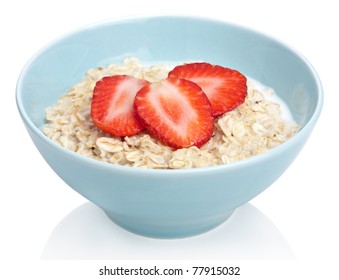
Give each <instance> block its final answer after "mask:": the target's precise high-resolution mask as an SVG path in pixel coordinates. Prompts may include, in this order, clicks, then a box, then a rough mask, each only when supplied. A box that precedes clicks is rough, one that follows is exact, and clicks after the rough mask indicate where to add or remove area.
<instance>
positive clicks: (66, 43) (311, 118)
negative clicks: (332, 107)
mask: <svg viewBox="0 0 339 280" xmlns="http://www.w3.org/2000/svg"><path fill="white" fill-rule="evenodd" d="M127 56H134V57H137V58H139V59H140V60H141V61H143V62H146V63H155V62H159V61H171V62H182V61H207V62H209V63H212V64H219V65H225V66H227V67H230V68H233V69H237V70H239V71H241V72H242V73H244V74H245V75H246V76H249V77H251V78H254V79H255V80H258V81H260V82H261V83H263V84H265V85H268V86H270V87H273V88H274V89H275V90H276V92H277V94H278V95H279V97H280V98H281V99H283V100H284V101H285V103H286V104H287V106H288V107H289V109H290V111H291V113H292V115H293V117H294V119H295V121H296V122H297V123H299V124H300V125H301V130H300V131H299V132H298V133H297V134H296V135H295V136H294V137H292V138H291V139H290V140H288V141H287V142H285V143H284V144H282V145H280V146H278V147H276V148H273V149H272V150H270V151H268V152H265V153H263V154H261V155H258V156H254V157H252V158H249V159H246V160H242V161H238V162H235V163H231V164H226V165H220V166H216V167H208V168H198V169H186V170H151V169H141V168H133V167H124V166H116V165H113V164H109V163H105V162H100V161H96V160H93V159H90V158H87V157H85V156H81V155H78V154H76V153H74V152H71V151H69V150H66V149H64V148H62V147H61V146H59V145H58V144H56V143H55V142H53V141H52V140H50V139H49V138H47V137H46V136H45V135H44V134H43V133H42V132H41V128H42V126H43V124H44V122H45V117H44V110H45V108H46V107H48V106H51V105H52V104H54V103H55V101H56V100H57V99H58V97H59V96H61V95H62V94H64V93H65V92H66V91H67V90H68V88H69V87H70V86H72V85H74V84H76V83H78V82H79V81H81V80H82V78H83V77H84V75H85V73H86V72H87V70H88V69H90V68H93V67H98V66H106V65H108V64H109V63H120V62H121V60H122V59H123V58H125V57H127ZM16 98H17V105H18V109H19V112H20V115H21V117H22V120H23V122H24V124H25V126H26V128H27V131H28V133H29V135H30V136H31V138H32V140H33V142H34V144H35V146H36V147H37V149H38V150H39V151H40V153H41V155H42V156H43V157H44V158H45V160H46V161H47V163H48V164H49V165H50V166H51V168H52V169H53V170H54V171H55V172H56V173H57V174H58V175H59V176H60V177H61V178H62V179H63V180H64V181H65V182H66V183H67V184H68V185H69V186H70V187H72V188H73V189H74V190H76V191H77V192H78V193H79V194H81V195H82V196H84V197H85V198H87V199H88V200H89V201H92V202H93V203H94V204H96V205H97V206H98V207H100V208H101V209H103V211H105V213H106V214H107V215H108V216H109V218H111V220H113V221H114V222H115V223H117V224H118V225H120V226H122V227H124V228H125V229H127V230H129V231H132V232H135V233H138V234H141V235H146V236H153V237H160V238H176V237H184V236H192V235H196V234H199V233H202V232H205V231H207V230H210V229H212V228H214V227H216V226H217V225H220V224H221V223H223V222H224V221H225V220H226V219H227V218H228V217H229V216H230V215H231V214H232V213H233V211H234V210H235V209H236V208H237V207H239V206H241V205H243V204H244V203H246V202H248V201H250V200H251V199H252V198H254V197H255V196H257V195H258V194H260V193H261V192H262V191H264V190H265V189H266V188H267V187H269V186H270V185H271V184H272V183H273V182H274V181H275V180H276V179H277V178H278V177H279V176H281V175H282V174H283V173H284V171H285V170H286V169H287V168H288V167H289V165H290V164H291V163H292V162H293V160H294V159H295V158H296V156H297V155H298V153H299V152H300V150H301V149H302V147H303V145H304V144H305V142H306V141H307V139H308V138H309V136H310V134H311V132H312V129H313V127H314V125H315V123H316V121H317V119H318V117H319V115H320V112H321V107H322V100H323V96H322V89H321V84H320V81H319V78H318V76H317V74H316V72H315V71H314V69H313V67H312V66H311V65H310V63H309V62H308V61H307V60H306V59H305V58H304V57H303V56H301V55H300V54H298V53H297V52H296V51H295V50H293V49H291V48H290V47H288V46H286V45H284V44H282V43H281V42H279V41H277V40H275V39H273V38H270V37H268V36H266V35H263V34H261V33H258V32H255V31H253V30H250V29H247V28H243V27H239V26H235V25H232V24H228V23H225V22H221V21H215V20H211V19H205V18H195V17H185V16H154V17H139V18H127V19H119V20H112V21H107V22H103V23H97V24H94V25H91V26H86V27H84V28H81V29H79V30H76V31H74V32H72V33H70V34H67V35H65V36H63V37H61V38H59V39H57V40H55V41H54V42H52V43H50V44H49V45H48V46H46V47H44V48H43V49H42V50H40V51H39V52H38V53H37V54H35V55H34V56H33V58H32V59H31V60H30V61H29V62H28V63H27V64H26V66H25V67H24V69H23V71H22V73H21V75H20V77H19V80H18V84H17V95H16ZM60 202H61V203H62V201H60Z"/></svg>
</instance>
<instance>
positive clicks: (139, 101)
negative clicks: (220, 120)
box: [134, 78, 214, 149]
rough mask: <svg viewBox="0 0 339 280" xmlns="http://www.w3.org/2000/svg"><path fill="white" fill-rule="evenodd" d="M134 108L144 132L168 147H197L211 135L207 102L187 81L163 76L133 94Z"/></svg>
mask: <svg viewBox="0 0 339 280" xmlns="http://www.w3.org/2000/svg"><path fill="white" fill-rule="evenodd" d="M134 108H135V113H136V115H137V117H138V118H139V119H140V121H141V122H142V123H143V125H144V126H145V127H146V129H147V130H148V132H149V133H150V134H152V135H154V136H155V137H157V138H159V139H160V140H161V141H162V142H164V143H165V144H166V145H167V146H169V147H172V148H175V149H179V148H186V147H190V146H197V147H201V146H202V145H204V144H205V143H206V142H207V141H208V140H209V139H210V138H211V137H212V134H213V128H214V120H213V115H212V107H211V104H210V102H209V100H208V98H207V96H206V94H205V93H204V92H203V91H202V89H201V88H200V87H199V86H198V85H197V84H195V83H193V82H191V81H188V80H184V79H177V78H167V79H166V80H162V81H160V82H157V83H152V84H149V85H147V86H145V87H143V88H142V89H141V90H140V91H139V92H138V93H137V95H136V97H135V101H134Z"/></svg>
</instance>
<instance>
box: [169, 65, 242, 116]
mask: <svg viewBox="0 0 339 280" xmlns="http://www.w3.org/2000/svg"><path fill="white" fill-rule="evenodd" d="M168 77H172V78H174V77H176V78H181V79H187V80H190V81H192V82H194V83H196V84H198V85H199V86H200V87H201V88H202V90H203V91H204V92H205V94H206V95H207V97H208V99H209V100H210V102H211V105H212V108H213V116H214V117H217V116H220V115H222V114H224V113H226V112H228V111H231V110H233V109H234V108H236V107H237V106H239V105H240V104H242V103H243V102H244V101H245V98H246V96H247V79H246V77H245V76H244V75H243V74H241V73H240V72H238V71H236V70H233V69H230V68H225V67H222V66H219V65H212V64H209V63H206V62H197V63H188V64H183V65H179V66H177V67H175V68H174V69H173V70H172V71H170V73H169V74H168Z"/></svg>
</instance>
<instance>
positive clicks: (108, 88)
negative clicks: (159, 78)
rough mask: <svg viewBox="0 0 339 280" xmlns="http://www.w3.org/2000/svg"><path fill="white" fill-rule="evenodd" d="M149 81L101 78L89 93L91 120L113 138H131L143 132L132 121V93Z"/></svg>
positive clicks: (138, 125) (111, 77) (118, 76)
mask: <svg viewBox="0 0 339 280" xmlns="http://www.w3.org/2000/svg"><path fill="white" fill-rule="evenodd" d="M148 84H149V82H148V81H145V80H142V79H137V78H134V77H131V76H127V75H116V76H108V77H104V78H102V79H101V80H100V81H98V82H97V83H96V85H95V87H94V90H93V99H92V103H91V117H92V120H93V123H94V124H95V125H96V126H97V127H98V128H100V129H101V130H103V131H105V132H108V133H110V134H113V135H116V136H131V135H134V134H137V133H138V132H140V131H141V130H143V129H144V127H143V125H142V124H141V123H140V122H139V121H138V120H137V119H136V117H135V114H134V108H133V102H134V98H135V95H136V93H137V92H138V91H139V89H141V88H142V87H144V86H146V85H148Z"/></svg>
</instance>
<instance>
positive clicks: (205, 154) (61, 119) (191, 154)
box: [43, 58, 300, 169]
mask: <svg viewBox="0 0 339 280" xmlns="http://www.w3.org/2000/svg"><path fill="white" fill-rule="evenodd" d="M173 67H174V66H172V65H169V64H166V65H165V64H164V65H162V64H159V65H153V66H143V65H142V64H141V63H140V61H139V60H137V59H136V58H127V59H125V60H124V61H123V63H122V64H121V65H113V64H112V65H109V66H108V67H106V68H102V67H99V68H96V69H91V70H89V71H88V72H87V74H86V76H85V78H84V79H83V80H82V81H81V82H80V83H78V84H76V85H74V86H73V87H71V88H70V89H69V91H68V92H67V93H66V94H65V95H63V96H61V97H60V98H59V99H58V100H57V102H56V103H55V104H54V105H53V106H51V107H49V108H47V109H46V124H45V125H44V127H43V132H44V134H45V135H47V136H48V137H49V138H50V139H52V140H53V141H55V142H57V143H58V144H60V145H61V146H63V147H65V148H66V149H69V150H71V151H73V152H76V153H78V154H81V155H84V156H87V157H90V158H93V159H96V160H101V161H104V162H108V163H112V164H118V165H124V166H130V167H142V168H152V169H183V168H199V167H207V166H214V165H221V164H227V163H232V162H235V161H239V160H243V159H246V158H249V157H251V156H254V155H258V154H261V153H263V152H265V151H267V150H269V149H272V148H274V147H276V146H278V145H280V144H282V143H284V142H285V141H286V140H288V139H289V138H291V137H292V136H293V135H294V134H295V133H296V132H297V131H298V130H299V128H300V127H299V125H298V124H296V123H295V122H294V121H293V119H292V117H291V116H290V115H289V114H288V110H287V108H285V107H284V104H283V102H282V101H281V100H280V99H279V98H278V97H277V96H276V95H275V93H274V91H273V90H272V89H271V88H267V87H265V86H263V85H261V84H259V83H258V82H256V81H254V80H251V79H247V96H246V99H245V100H244V102H243V103H242V104H240V105H239V106H237V107H236V108H234V109H232V110H230V111H228V112H226V113H224V114H222V115H218V116H216V117H215V118H214V128H213V135H212V137H211V138H210V139H209V140H208V141H207V142H206V143H205V144H203V145H202V146H200V147H199V148H198V147H197V146H194V145H193V146H190V147H185V148H178V149H175V148H172V147H169V146H168V145H165V144H164V143H163V141H161V140H159V139H158V138H156V137H153V136H151V135H150V134H149V133H148V132H147V131H145V130H143V131H141V132H139V133H137V134H136V135H132V136H114V135H111V134H109V133H107V132H104V131H103V130H101V129H99V128H98V127H97V126H96V125H94V123H93V121H92V118H91V102H92V96H93V90H94V87H95V85H96V83H97V81H99V80H100V79H102V78H103V77H105V76H112V75H129V76H133V77H135V78H139V79H145V80H147V81H148V82H150V83H153V82H157V81H160V80H163V79H166V77H167V76H168V73H169V72H170V71H171V69H173Z"/></svg>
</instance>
